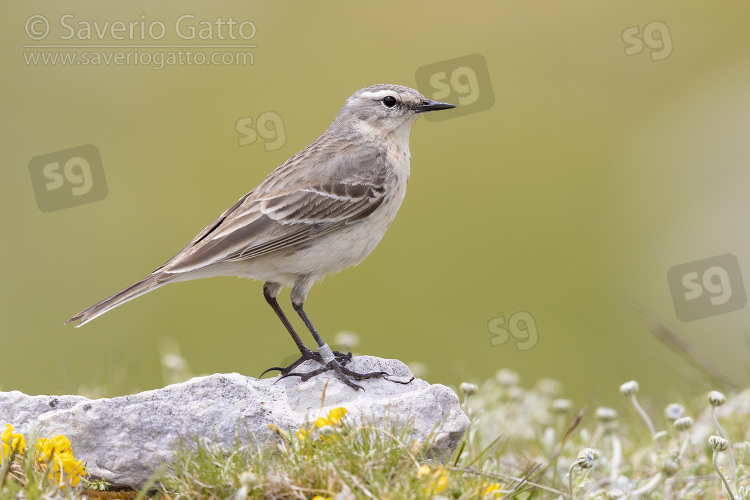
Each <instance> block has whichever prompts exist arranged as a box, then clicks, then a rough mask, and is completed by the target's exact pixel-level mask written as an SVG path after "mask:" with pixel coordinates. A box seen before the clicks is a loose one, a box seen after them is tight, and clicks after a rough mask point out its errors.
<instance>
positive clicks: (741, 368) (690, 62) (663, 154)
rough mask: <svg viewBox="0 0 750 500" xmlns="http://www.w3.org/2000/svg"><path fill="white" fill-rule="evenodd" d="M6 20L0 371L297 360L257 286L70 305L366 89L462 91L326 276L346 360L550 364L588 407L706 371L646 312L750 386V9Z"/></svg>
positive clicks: (85, 378) (479, 373) (302, 141)
mask: <svg viewBox="0 0 750 500" xmlns="http://www.w3.org/2000/svg"><path fill="white" fill-rule="evenodd" d="M0 12H1V13H2V15H0V28H1V29H0V40H1V41H2V43H0V57H2V62H3V71H2V74H3V76H2V78H0V99H2V117H3V119H2V134H1V137H2V139H1V140H2V146H3V147H2V149H3V152H4V162H3V163H4V166H3V168H2V170H1V172H2V182H1V183H0V185H2V196H1V197H0V203H2V214H3V215H2V217H3V219H4V223H3V226H4V228H5V232H4V237H3V244H2V245H0V262H1V264H0V283H1V286H0V334H1V335H2V337H1V338H2V344H1V346H2V347H0V352H2V353H3V355H2V358H1V359H0V386H1V387H0V388H1V389H2V390H6V391H7V390H20V391H23V392H25V393H28V394H53V393H75V392H86V390H87V388H91V387H97V386H101V385H102V384H110V385H111V386H112V388H111V389H112V391H114V392H115V393H125V392H131V391H135V390H143V389H152V388H156V387H159V386H161V385H163V383H164V378H163V376H162V367H161V364H160V354H159V353H160V348H163V346H164V342H165V340H164V339H170V338H171V339H176V341H177V345H178V346H179V350H180V353H181V356H182V357H184V359H185V360H187V362H189V364H190V367H191V369H192V371H193V372H194V373H196V374H209V373H215V372H234V371H236V372H240V373H243V374H246V375H250V376H258V375H259V374H260V373H261V372H262V371H263V370H264V369H265V368H267V367H269V366H274V365H278V364H279V363H280V362H282V361H287V360H290V359H294V358H295V357H296V354H297V353H296V349H295V346H294V344H293V342H292V341H291V339H290V338H289V335H288V334H287V333H286V331H285V330H284V328H283V326H282V325H281V324H280V323H279V321H278V319H277V318H276V316H275V315H274V313H273V312H272V311H271V309H270V308H269V307H268V305H267V304H266V303H265V301H264V300H263V297H262V293H261V283H258V282H252V281H248V280H240V279H237V278H214V279H210V280H199V281H193V282H188V283H179V284H173V285H170V286H167V287H164V288H161V289H159V290H158V291H156V292H154V293H150V294H148V295H146V296H143V297H141V298H139V299H138V300H135V301H133V302H129V303H127V304H126V305H124V306H121V307H119V308H117V309H115V310H113V311H112V312H109V313H107V314H106V315H104V316H102V317H100V318H98V319H96V320H95V321H93V322H92V323H90V324H87V325H86V326H85V327H83V328H81V329H74V328H73V327H71V326H63V322H64V321H65V320H67V319H68V318H70V317H71V316H72V315H73V314H75V313H77V312H78V311H80V310H82V309H83V308H85V307H87V306H89V305H91V304H93V303H95V302H97V301H99V300H101V299H103V298H105V297H107V296H108V295H110V294H112V293H114V292H116V291H118V290H120V289H121V288H123V287H125V286H127V285H129V284H131V283H132V282H134V281H136V280H138V279H140V278H142V277H143V276H145V275H146V274H148V273H149V272H150V271H152V270H153V269H154V268H156V267H157V266H159V265H160V264H162V263H163V262H164V261H166V260H167V259H169V258H170V257H171V256H172V255H174V254H175V253H177V252H178V251H179V250H180V249H181V248H182V247H183V246H184V245H185V244H186V243H187V242H189V241H190V240H191V239H192V238H193V237H194V236H195V235H196V234H197V233H198V232H199V231H201V230H202V229H203V228H204V227H205V226H206V225H207V224H209V223H210V222H211V221H212V220H213V219H214V218H215V217H217V216H218V215H219V214H221V213H222V212H223V211H224V210H225V209H226V208H228V207H229V206H231V205H232V204H233V203H234V202H235V201H236V200H237V199H238V198H239V197H240V196H242V195H243V194H245V193H246V192H247V191H249V190H250V189H251V188H252V187H254V186H255V185H256V184H257V183H258V182H260V181H261V180H262V179H263V178H264V177H265V176H266V175H267V174H268V173H269V172H270V171H271V170H272V169H273V168H275V167H276V166H277V165H279V164H281V163H282V162H283V161H285V160H286V159H287V158H288V157H290V156H291V155H293V154H294V153H296V152H297V151H299V150H300V149H301V148H303V147H304V146H305V145H307V144H308V143H309V142H310V141H312V140H313V139H315V138H316V137H317V136H318V135H320V134H321V133H322V132H323V131H324V130H325V128H326V127H327V126H328V125H329V123H330V122H331V121H332V119H333V117H334V116H335V115H336V113H337V111H338V109H339V108H340V107H341V105H342V104H343V102H344V100H345V99H346V98H347V97H348V96H349V95H350V94H351V93H352V92H354V91H355V90H357V89H359V88H362V87H365V86H367V85H370V84H374V83H398V84H402V85H407V86H410V87H415V88H417V89H418V90H420V91H421V92H422V93H423V94H425V95H426V96H427V97H431V98H434V99H439V100H444V101H449V102H453V103H455V104H457V105H458V108H456V110H454V111H445V112H441V114H440V116H438V115H437V114H436V115H435V116H433V117H431V119H429V120H427V119H422V120H419V121H418V122H417V123H416V124H415V125H414V128H413V131H412V135H411V153H412V162H411V167H412V174H411V179H410V184H409V191H408V194H407V196H406V200H405V202H404V205H403V206H402V208H401V211H400V213H399V215H398V217H397V218H396V221H395V222H394V224H393V225H392V227H391V228H390V230H389V231H388V234H387V235H386V237H385V238H384V239H383V241H382V242H381V244H380V246H379V247H378V248H377V249H376V251H375V252H373V254H372V255H371V256H370V257H369V258H368V259H367V260H366V261H365V262H364V263H362V264H361V265H360V266H359V267H357V268H353V269H349V270H346V271H344V272H342V273H341V274H338V275H336V276H332V277H329V278H327V279H326V280H325V281H324V282H323V283H321V284H319V285H317V286H316V287H314V288H313V289H312V292H311V294H310V296H309V300H308V302H307V303H306V310H307V311H308V313H309V314H310V316H311V318H312V320H313V321H314V322H315V325H316V326H317V328H318V329H319V331H320V332H321V334H322V335H323V338H324V339H327V340H328V341H329V342H330V343H332V344H333V343H335V341H334V337H335V335H336V333H337V332H340V331H342V330H346V331H351V332H355V333H356V334H357V335H358V337H359V344H358V345H356V347H355V348H354V350H355V352H357V353H366V354H371V355H376V356H380V357H386V358H398V359H401V360H402V361H404V362H408V363H417V365H416V366H418V367H419V368H420V370H419V371H420V374H421V375H422V376H423V377H424V378H426V379H427V380H428V381H430V382H433V383H444V384H451V385H457V384H458V383H460V382H462V381H477V380H484V379H487V378H490V377H493V376H494V374H495V373H496V372H497V371H498V370H499V369H501V368H510V369H512V370H515V371H517V372H518V373H519V374H520V376H521V379H522V384H523V383H528V384H532V383H534V382H535V381H537V380H538V379H541V378H547V377H552V378H556V379H558V380H560V381H561V382H562V383H563V384H564V385H565V387H566V394H567V396H568V397H571V398H573V399H574V400H575V402H576V403H578V404H582V403H584V402H586V401H587V400H588V399H589V398H594V399H596V400H598V401H605V402H606V401H609V400H619V398H620V396H619V394H618V393H617V386H618V385H619V384H620V383H622V382H624V381H626V380H630V379H637V380H638V381H639V382H640V384H641V389H642V391H644V392H647V393H648V394H649V395H651V396H652V397H656V398H670V397H673V396H674V395H675V394H677V393H679V392H681V391H684V390H687V389H690V390H691V391H692V390H694V388H695V387H700V388H704V386H705V389H708V388H710V387H712V383H710V382H708V381H707V378H706V376H705V375H704V374H702V373H701V372H700V371H699V370H696V369H695V368H693V367H691V365H690V364H689V363H688V362H686V361H685V360H684V359H683V357H681V356H679V355H678V354H677V353H676V352H675V351H674V350H673V349H672V348H670V347H668V346H666V345H664V344H663V343H661V342H660V341H659V340H658V339H657V338H655V337H654V336H653V335H652V333H651V329H652V326H653V325H654V324H655V322H658V323H659V324H661V325H664V327H665V328H668V329H669V330H670V331H672V332H673V333H674V334H675V336H676V338H678V339H680V340H682V341H684V342H687V343H689V344H690V345H692V346H693V347H694V349H696V350H697V351H698V352H699V353H700V354H701V355H702V356H703V357H704V358H705V362H707V363H709V364H710V365H711V366H713V368H714V369H715V370H717V371H718V372H719V373H721V374H722V375H723V376H724V377H726V378H727V379H728V380H730V381H731V382H732V383H734V384H736V385H739V386H742V385H746V384H747V382H748V363H747V357H748V348H747V345H748V344H747V342H746V340H747V338H748V336H747V333H748V332H747V330H748V318H749V317H750V308H748V307H746V299H745V287H746V286H747V281H748V280H750V272H748V270H749V269H750V237H748V219H749V218H750V196H748V190H749V189H750V168H748V160H747V158H748V156H749V153H750V140H748V139H750V138H749V137H748V133H749V131H750V86H749V85H748V82H749V81H750V30H748V29H747V19H748V15H750V5H748V4H747V3H740V2H731V3H730V2H720V3H718V4H717V3H715V2H714V3H711V4H708V3H706V4H701V3H694V4H691V5H689V6H688V5H686V4H684V3H679V2H660V3H658V4H654V3H653V2H646V1H641V0H633V1H630V2H626V3H612V2H599V3H591V2H562V3H561V2H557V1H538V2H523V1H507V2H474V3H472V4H462V5H460V6H459V5H458V4H456V3H455V2H410V3H387V2H386V3H383V2H376V3H365V2H356V3H347V4H342V3H341V2H329V1H319V2H315V3H302V2H299V3H296V4H294V5H293V6H291V5H288V4H285V5H283V6H282V5H281V4H276V3H272V2H253V3H248V2H239V1H236V2H231V1H221V2H212V3H211V4H208V3H205V2H196V1H186V2H180V3H178V4H177V3H175V4H172V5H169V6H167V5H164V4H155V3H153V2H143V1H134V2H128V3H127V4H123V3H118V4H115V3H102V2H97V3H96V5H93V4H91V3H90V2H75V1H68V2H65V3H61V2H53V1H48V2H33V3H30V2H20V1H14V2H4V3H3V6H2V7H0ZM451 113H452V114H451ZM670 270H672V271H670ZM743 273H744V274H743ZM743 279H744V280H745V281H743ZM281 304H282V307H284V308H285V309H286V310H287V312H288V314H289V316H290V318H291V317H292V316H294V318H292V321H293V322H294V324H295V326H297V328H298V329H299V330H301V331H300V334H301V335H302V337H303V339H304V340H305V341H306V342H307V341H309V343H310V344H309V345H313V344H312V339H311V338H310V337H309V335H308V334H307V332H306V331H304V326H303V325H302V324H301V322H300V321H299V320H298V318H297V317H296V315H294V314H293V311H292V309H291V307H290V305H289V302H288V292H287V293H285V294H284V295H282V300H281ZM168 342H172V341H168ZM350 343H351V342H350ZM169 345H172V344H169ZM160 346H161V347H160ZM173 350H174V349H173Z"/></svg>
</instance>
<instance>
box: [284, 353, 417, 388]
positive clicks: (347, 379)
mask: <svg viewBox="0 0 750 500" xmlns="http://www.w3.org/2000/svg"><path fill="white" fill-rule="evenodd" d="M329 370H333V371H334V373H335V374H336V377H337V378H338V379H339V380H341V381H342V382H343V383H345V384H346V385H348V386H349V387H351V388H352V389H354V390H355V391H356V390H359V389H362V390H363V391H364V388H363V387H362V386H361V385H359V384H355V383H354V382H353V381H352V380H351V379H355V380H367V379H369V378H381V377H382V378H385V379H386V380H388V381H389V382H394V383H396V384H403V385H406V384H408V383H410V382H411V381H412V380H414V377H412V378H411V379H409V380H408V381H406V382H403V381H401V380H391V379H389V378H387V377H388V376H389V374H388V373H386V372H367V373H360V372H355V371H353V370H350V369H348V368H346V367H345V366H342V365H341V364H339V362H338V360H337V359H334V360H333V361H331V362H330V363H328V364H327V365H324V366H322V367H321V368H318V369H317V370H313V371H311V372H307V373H296V372H288V373H283V374H282V375H281V377H279V380H281V379H283V378H286V377H299V378H300V380H301V381H302V382H305V381H307V380H310V379H311V378H313V377H314V376H316V375H320V374H321V373H325V372H327V371H329Z"/></svg>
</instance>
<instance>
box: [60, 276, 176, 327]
mask: <svg viewBox="0 0 750 500" xmlns="http://www.w3.org/2000/svg"><path fill="white" fill-rule="evenodd" d="M166 283H167V282H166V281H159V280H158V279H157V276H156V275H154V274H152V275H149V276H146V277H145V278H143V279H142V280H141V281H138V282H136V283H133V284H132V285H130V286H129V287H127V288H125V289H124V290H120V291H119V292H117V293H115V294H114V295H111V296H109V297H107V298H106V299H104V300H102V301H101V302H97V303H96V304H94V305H93V306H91V307H88V308H86V309H84V310H83V311H81V312H79V313H78V314H76V315H75V316H73V317H72V318H70V319H69V320H68V321H66V322H65V324H66V325H67V324H68V323H72V322H74V321H78V320H80V321H81V322H80V323H78V324H77V325H75V326H76V328H77V327H79V326H82V325H85V324H86V323H88V322H89V321H91V320H92V319H94V318H96V317H97V316H101V315H102V314H104V313H105V312H107V311H109V310H110V309H114V308H115V307H117V306H119V305H120V304H124V303H125V302H127V301H129V300H132V299H134V298H136V297H140V296H141V295H143V294H144V293H147V292H150V291H151V290H155V289H157V288H159V287H160V286H162V285H164V284H166Z"/></svg>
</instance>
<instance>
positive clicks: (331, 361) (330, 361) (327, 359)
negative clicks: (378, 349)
mask: <svg viewBox="0 0 750 500" xmlns="http://www.w3.org/2000/svg"><path fill="white" fill-rule="evenodd" d="M292 307H294V310H295V311H297V314H299V316H300V318H302V321H304V323H305V326H307V328H308V330H310V333H311V334H312V336H313V338H314V339H315V342H316V343H317V344H318V351H319V352H320V355H321V357H322V359H323V364H324V365H325V366H323V367H322V368H318V369H317V370H313V371H311V372H308V373H294V372H287V373H283V374H282V377H281V378H285V377H300V379H301V380H302V381H305V380H308V379H310V378H312V377H314V376H316V375H320V374H321V373H325V372H327V371H328V370H333V371H334V372H335V373H336V376H337V377H338V378H339V379H340V380H341V381H342V382H344V383H345V384H346V385H348V386H349V387H351V388H352V389H354V390H357V389H362V386H360V385H358V384H355V383H354V382H352V381H351V379H355V380H365V379H368V378H378V377H384V376H387V375H388V374H387V373H386V372H368V373H359V372H355V371H352V370H349V369H348V368H346V367H344V366H343V364H341V363H339V360H338V359H337V358H336V356H335V355H334V354H333V353H332V352H331V349H330V348H329V347H328V345H327V344H326V343H325V342H323V339H322V338H320V335H319V334H318V331H317V330H316V329H315V327H314V326H313V324H312V321H310V318H309V317H308V316H307V313H306V312H305V310H304V309H303V308H302V303H295V302H294V301H293V302H292ZM349 356H351V353H349Z"/></svg>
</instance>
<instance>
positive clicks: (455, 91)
mask: <svg viewBox="0 0 750 500" xmlns="http://www.w3.org/2000/svg"><path fill="white" fill-rule="evenodd" d="M416 80H417V88H418V89H419V91H420V92H422V94H424V95H425V96H426V97H428V98H430V99H434V100H436V101H447V102H450V103H452V104H456V109H453V110H451V112H450V114H444V115H443V116H442V117H441V116H439V115H440V113H427V119H428V120H430V121H439V120H445V119H447V118H451V117H454V116H460V115H468V114H470V113H476V112H478V111H485V110H487V109H490V108H491V107H492V106H493V105H494V104H495V96H494V94H493V93H492V83H491V82H490V72H489V69H487V61H486V60H485V59H484V57H482V56H481V55H480V54H472V55H469V56H463V57H458V58H456V59H450V60H448V61H442V62H438V63H433V64H429V65H427V66H422V67H421V68H419V69H417V73H416Z"/></svg>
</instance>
